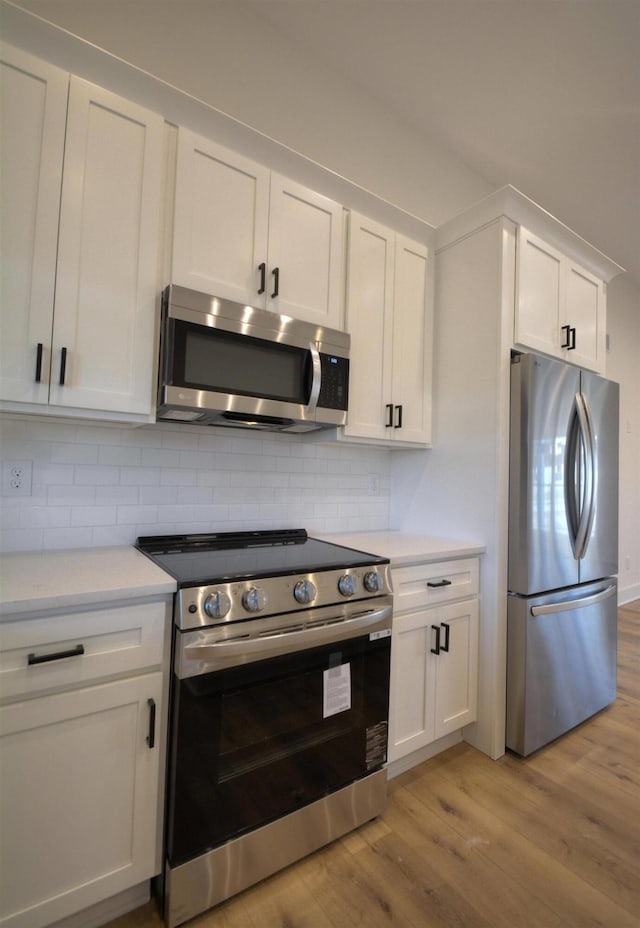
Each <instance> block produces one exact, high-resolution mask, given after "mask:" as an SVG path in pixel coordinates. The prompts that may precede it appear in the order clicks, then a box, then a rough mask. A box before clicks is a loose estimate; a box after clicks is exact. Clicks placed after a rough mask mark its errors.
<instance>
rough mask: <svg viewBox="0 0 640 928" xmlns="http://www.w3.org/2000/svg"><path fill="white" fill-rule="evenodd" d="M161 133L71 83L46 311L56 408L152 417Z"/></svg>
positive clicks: (155, 124)
mask: <svg viewBox="0 0 640 928" xmlns="http://www.w3.org/2000/svg"><path fill="white" fill-rule="evenodd" d="M163 126H164V123H163V120H162V118H161V117H160V116H157V115H156V114H154V113H150V112H149V111H148V110H145V109H143V108H142V107H140V106H137V105H136V104H134V103H130V102H129V101H128V100H124V99H123V98H122V97H118V96H116V95H115V94H112V93H108V92H107V91H105V90H102V89H101V88H99V87H96V86H95V85H93V84H89V83H88V82H87V81H83V80H80V79H79V78H76V77H72V79H71V88H70V93H69V115H68V124H67V138H66V146H65V161H64V179H63V184H62V201H61V208H60V238H59V245H58V275H57V281H56V298H55V307H54V327H53V356H52V376H51V390H50V402H51V403H53V404H55V405H58V406H75V407H80V408H83V409H101V410H110V411H116V412H125V413H126V412H130V413H144V414H149V413H150V412H151V408H152V392H153V390H152V386H153V384H152V381H153V367H154V355H155V351H154V331H155V316H156V312H157V306H158V280H157V267H158V264H157V262H158V252H159V235H160V226H159V218H160V197H161V180H162V147H163V142H164V132H163ZM65 356H66V365H65V360H64V358H65ZM65 367H66V369H65ZM63 370H64V376H63Z"/></svg>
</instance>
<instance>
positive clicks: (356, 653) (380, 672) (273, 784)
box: [168, 637, 390, 866]
mask: <svg viewBox="0 0 640 928" xmlns="http://www.w3.org/2000/svg"><path fill="white" fill-rule="evenodd" d="M389 655H390V642H389V639H388V638H387V639H380V640H378V641H375V642H371V641H369V639H368V637H362V638H358V639H354V640H352V641H347V642H339V643H337V644H335V645H328V646H325V647H322V648H315V649H312V650H309V651H303V652H298V653H296V654H292V655H288V656H285V657H278V658H273V659H270V660H268V661H261V662H257V663H254V664H250V665H245V666H244V667H240V668H234V669H232V670H225V671H220V672H218V673H213V674H207V675H205V676H200V677H191V678H188V679H186V680H177V679H175V680H174V692H173V708H172V756H171V761H170V776H169V779H170V782H169V808H168V825H169V832H168V856H169V860H170V863H171V865H172V866H177V865H178V864H180V863H184V862H185V861H186V860H189V859H191V858H192V857H195V856H198V855H199V854H202V853H204V852H205V851H207V850H210V849H211V848H213V847H216V846H218V845H220V844H222V843H224V842H225V841H227V840H229V839H230V838H233V837H236V836H238V835H239V834H242V833H244V832H246V831H249V830H251V829H253V828H256V827H259V826H260V825H264V824H266V823H267V822H269V821H273V820H274V819H276V818H279V817H280V816H282V815H285V814H287V813H288V812H292V811H294V810H295V809H297V808H300V807H301V806H303V805H306V804H307V803H310V802H313V801H314V800H316V799H319V798H321V797H322V796H324V795H326V794H327V793H329V792H332V791H333V790H336V789H339V788H341V787H342V786H346V785H347V784H349V783H351V782H353V781H354V780H356V779H358V778H360V777H362V776H365V775H366V774H367V773H370V772H372V771H373V770H375V769H378V768H379V767H380V766H381V765H382V764H383V763H384V761H385V760H386V736H387V720H388V708H389ZM332 687H336V689H335V690H332V689H331V688H332ZM336 700H337V701H336Z"/></svg>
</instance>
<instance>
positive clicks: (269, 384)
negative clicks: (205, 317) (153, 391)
mask: <svg viewBox="0 0 640 928" xmlns="http://www.w3.org/2000/svg"><path fill="white" fill-rule="evenodd" d="M171 323H172V327H173V352H172V354H173V364H174V369H173V371H172V372H171V373H172V377H171V381H172V383H173V384H174V385H175V386H184V387H190V388H191V389H194V390H207V391H209V392H214V393H233V394H238V395H240V396H257V397H260V398H264V399H274V400H284V401H286V402H289V403H297V404H299V405H306V404H307V402H308V400H309V394H310V390H311V383H310V380H311V362H310V354H309V351H308V350H306V349H304V348H296V347H293V346H292V345H283V344H279V343H277V342H271V341H267V340H265V339H260V338H252V337H250V336H248V335H236V334H234V333H232V332H223V331H222V330H220V329H212V328H209V327H207V326H202V325H195V324H193V323H187V322H183V321H181V320H178V319H174V320H171Z"/></svg>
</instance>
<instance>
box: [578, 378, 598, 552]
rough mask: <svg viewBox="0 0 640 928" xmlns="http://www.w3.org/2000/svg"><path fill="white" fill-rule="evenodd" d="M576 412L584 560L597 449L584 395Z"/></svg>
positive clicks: (580, 537) (580, 545)
mask: <svg viewBox="0 0 640 928" xmlns="http://www.w3.org/2000/svg"><path fill="white" fill-rule="evenodd" d="M576 412H577V414H578V424H579V426H580V435H581V439H582V447H583V449H584V475H583V476H582V478H581V483H582V484H583V492H582V493H581V497H582V504H581V507H580V521H579V522H578V531H577V533H576V551H575V557H576V559H580V558H583V557H584V556H585V554H586V552H587V546H588V544H589V538H590V536H591V527H592V525H593V516H594V514H595V512H594V510H595V507H594V489H595V473H594V470H595V468H594V462H595V449H594V447H593V425H592V421H591V415H590V414H589V407H588V405H587V400H586V398H585V397H584V395H583V394H582V393H577V394H576Z"/></svg>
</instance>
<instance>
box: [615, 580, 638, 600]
mask: <svg viewBox="0 0 640 928" xmlns="http://www.w3.org/2000/svg"><path fill="white" fill-rule="evenodd" d="M618 583H620V577H619V576H618ZM634 599H640V583H634V584H632V585H631V586H618V605H619V606H626V605H627V603H631V602H633V600H634Z"/></svg>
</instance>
